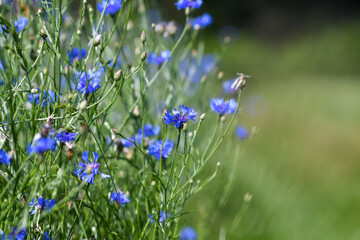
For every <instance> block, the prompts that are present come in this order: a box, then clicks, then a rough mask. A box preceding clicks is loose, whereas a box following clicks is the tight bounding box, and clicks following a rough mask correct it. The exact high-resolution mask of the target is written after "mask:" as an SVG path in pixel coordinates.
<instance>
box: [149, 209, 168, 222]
mask: <svg viewBox="0 0 360 240" xmlns="http://www.w3.org/2000/svg"><path fill="white" fill-rule="evenodd" d="M169 216H170V213H168V217H169ZM149 218H150V219H151V220H150V223H153V222H154V218H153V215H152V214H150V215H149ZM165 220H166V216H165V212H164V211H161V212H160V222H161V223H164V222H165Z"/></svg>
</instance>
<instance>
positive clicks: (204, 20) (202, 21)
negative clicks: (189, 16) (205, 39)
mask: <svg viewBox="0 0 360 240" xmlns="http://www.w3.org/2000/svg"><path fill="white" fill-rule="evenodd" d="M212 21H213V20H212V17H211V15H210V14H208V13H204V15H202V16H199V17H197V18H194V19H193V20H192V21H191V20H190V22H189V23H190V24H191V25H192V26H193V28H194V29H195V30H196V29H200V28H205V27H207V26H209V25H210V24H211V23H212Z"/></svg>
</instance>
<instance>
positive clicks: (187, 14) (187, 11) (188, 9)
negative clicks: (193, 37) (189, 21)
mask: <svg viewBox="0 0 360 240" xmlns="http://www.w3.org/2000/svg"><path fill="white" fill-rule="evenodd" d="M189 14H190V8H189V7H187V8H186V9H185V15H186V16H189Z"/></svg>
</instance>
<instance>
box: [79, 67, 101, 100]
mask: <svg viewBox="0 0 360 240" xmlns="http://www.w3.org/2000/svg"><path fill="white" fill-rule="evenodd" d="M103 73H104V70H103V69H100V70H98V71H95V70H89V71H88V72H87V73H85V72H82V73H77V74H76V78H77V79H79V81H78V85H77V89H76V90H77V91H78V92H81V93H84V91H85V93H86V94H89V93H91V92H95V91H96V90H98V89H99V88H100V83H101V75H102V74H103Z"/></svg>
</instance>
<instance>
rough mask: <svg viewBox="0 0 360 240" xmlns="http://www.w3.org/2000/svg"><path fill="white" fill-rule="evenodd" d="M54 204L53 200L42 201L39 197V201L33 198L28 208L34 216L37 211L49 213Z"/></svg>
mask: <svg viewBox="0 0 360 240" xmlns="http://www.w3.org/2000/svg"><path fill="white" fill-rule="evenodd" d="M55 204H56V201H55V199H49V200H47V199H44V198H43V197H39V199H38V200H37V201H36V200H35V198H33V200H32V201H31V202H30V204H29V207H30V208H32V207H33V210H32V211H31V214H35V213H36V212H37V211H39V212H40V213H41V212H43V211H48V212H51V209H52V207H53V206H54V205H55Z"/></svg>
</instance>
